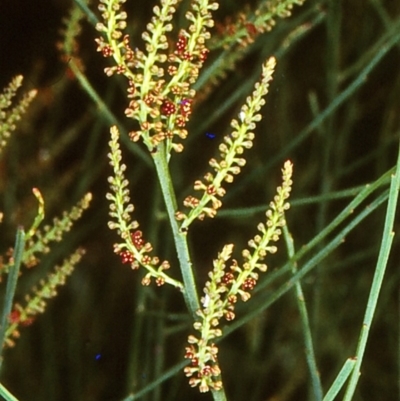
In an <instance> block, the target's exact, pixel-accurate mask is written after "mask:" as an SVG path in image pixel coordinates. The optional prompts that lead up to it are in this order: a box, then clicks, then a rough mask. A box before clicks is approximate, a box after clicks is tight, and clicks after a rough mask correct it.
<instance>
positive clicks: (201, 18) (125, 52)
mask: <svg viewBox="0 0 400 401" xmlns="http://www.w3.org/2000/svg"><path fill="white" fill-rule="evenodd" d="M123 3H124V1H122V0H104V1H103V0H102V1H101V3H100V5H99V10H100V12H101V16H102V18H103V22H101V23H99V24H97V30H98V31H99V32H101V33H102V34H104V36H105V37H100V38H97V39H96V43H97V50H98V51H99V52H101V53H102V54H103V56H104V57H112V58H113V59H114V62H115V65H113V66H111V67H106V68H105V73H106V75H107V76H112V75H114V74H121V75H124V76H125V77H126V78H127V79H128V84H129V87H128V89H127V92H128V94H127V97H128V98H129V99H130V101H129V104H128V106H127V108H126V109H125V115H126V116H127V117H129V118H132V119H134V120H136V121H137V122H138V123H139V126H140V130H136V131H135V132H132V133H131V135H130V138H131V139H132V140H133V141H137V140H139V139H140V138H142V139H143V141H144V143H145V145H146V146H147V147H148V149H149V150H152V149H154V148H156V147H157V146H158V144H159V143H160V142H163V141H165V142H166V144H167V153H168V154H170V152H171V150H175V151H176V152H180V151H182V149H183V145H182V144H177V143H174V139H175V138H177V139H184V138H186V136H187V131H186V129H185V127H186V124H187V122H188V121H189V117H190V114H191V102H192V99H193V97H194V95H195V91H194V89H193V88H192V87H193V84H194V83H195V82H196V80H197V78H198V76H199V72H200V68H201V67H202V65H203V63H204V61H205V59H206V57H207V54H208V49H207V48H206V46H205V42H206V40H207V39H208V38H209V37H210V34H209V32H208V30H209V28H211V27H212V26H213V20H212V15H211V12H212V11H214V10H216V9H217V7H218V5H217V3H212V2H210V1H208V0H194V1H193V2H191V9H190V10H189V11H188V12H187V14H186V18H187V19H188V20H189V27H188V29H187V30H183V29H182V30H181V31H180V33H179V35H178V40H177V42H176V44H175V45H174V48H173V51H171V50H170V51H169V53H168V50H169V43H170V42H171V40H169V39H170V38H168V34H169V32H170V31H171V30H172V24H171V20H172V18H173V15H174V14H175V12H176V5H177V4H178V0H163V1H162V2H161V6H155V7H154V8H153V13H154V15H153V17H152V18H151V21H150V22H149V23H148V24H147V30H146V31H145V32H143V34H142V38H143V40H144V42H145V51H141V50H139V49H137V48H135V50H133V49H132V47H131V46H130V39H129V35H126V34H124V33H123V30H124V28H125V26H126V13H125V12H123V11H121V8H122V4H123ZM166 64H167V66H166V67H165V65H166ZM165 70H166V71H167V72H168V74H169V76H170V77H171V79H170V80H169V81H168V82H166V80H165V79H164V77H165Z"/></svg>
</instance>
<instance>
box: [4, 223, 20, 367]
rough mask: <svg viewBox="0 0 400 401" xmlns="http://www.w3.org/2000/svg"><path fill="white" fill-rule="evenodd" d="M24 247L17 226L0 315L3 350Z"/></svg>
mask: <svg viewBox="0 0 400 401" xmlns="http://www.w3.org/2000/svg"><path fill="white" fill-rule="evenodd" d="M24 247H25V232H24V229H23V228H22V227H19V228H18V231H17V236H16V239H15V246H14V253H13V261H14V264H13V266H11V267H10V271H9V273H8V280H7V288H6V295H5V301H4V307H3V313H2V316H1V327H0V350H1V353H2V352H3V347H4V340H5V335H6V330H7V327H8V317H9V316H10V313H11V309H12V304H13V299H14V294H15V289H16V287H17V281H18V274H19V268H20V266H21V262H22V257H23V255H24ZM2 362H3V358H2V357H1V358H0V368H1V365H2Z"/></svg>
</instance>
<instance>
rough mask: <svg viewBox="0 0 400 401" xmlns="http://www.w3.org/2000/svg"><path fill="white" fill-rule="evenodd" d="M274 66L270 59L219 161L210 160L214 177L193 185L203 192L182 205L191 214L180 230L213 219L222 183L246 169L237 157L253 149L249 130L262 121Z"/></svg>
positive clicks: (187, 199) (232, 124)
mask: <svg viewBox="0 0 400 401" xmlns="http://www.w3.org/2000/svg"><path fill="white" fill-rule="evenodd" d="M275 64H276V61H275V58H273V57H271V58H270V59H268V60H267V61H266V63H265V64H264V65H263V67H262V74H261V80H260V81H259V82H257V83H256V84H255V87H254V91H253V93H252V96H249V97H248V98H247V100H246V103H245V104H244V105H243V106H242V108H241V111H240V113H239V121H238V120H236V119H233V120H232V122H231V127H232V128H233V132H232V133H231V135H227V136H226V137H225V138H224V142H223V143H221V144H220V146H219V150H220V161H217V160H216V159H214V158H213V159H211V160H210V163H209V164H210V166H211V167H212V168H213V169H214V171H215V174H212V173H208V174H207V175H206V176H205V178H204V181H200V180H197V181H196V182H195V185H194V189H195V190H196V191H202V192H203V195H202V196H201V199H197V198H194V197H188V198H186V199H185V201H184V205H185V206H186V207H190V208H191V209H192V210H190V212H189V213H188V215H187V216H183V218H182V220H183V222H182V225H181V228H182V229H186V228H187V227H188V226H189V225H190V224H191V223H192V222H193V220H195V219H196V218H197V219H202V218H203V216H204V215H207V216H209V217H214V216H215V215H216V213H217V210H218V209H219V208H220V207H221V205H222V203H221V201H220V200H219V199H218V197H223V196H224V195H225V189H224V188H223V187H222V184H223V182H224V181H225V182H229V183H231V182H232V181H233V179H234V176H235V175H237V174H239V173H240V170H241V167H243V166H244V165H245V163H246V161H245V159H243V158H242V157H240V156H239V155H241V154H242V153H243V151H244V149H250V148H251V147H252V146H253V139H254V133H253V132H252V130H254V128H255V125H256V122H258V121H260V120H261V114H259V111H260V109H261V107H262V106H263V105H264V104H265V100H264V97H265V96H266V94H267V93H268V88H269V82H270V81H271V79H272V74H273V71H274V68H275ZM190 200H192V201H190ZM181 217H182V216H181Z"/></svg>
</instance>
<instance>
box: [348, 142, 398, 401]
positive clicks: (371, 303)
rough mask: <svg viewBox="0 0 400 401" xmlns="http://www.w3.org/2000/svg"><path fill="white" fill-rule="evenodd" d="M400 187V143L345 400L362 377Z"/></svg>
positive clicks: (391, 239) (352, 392)
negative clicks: (379, 244)
mask: <svg viewBox="0 0 400 401" xmlns="http://www.w3.org/2000/svg"><path fill="white" fill-rule="evenodd" d="M399 189H400V144H399V151H398V156H397V165H396V172H395V174H394V175H392V177H391V183H390V191H389V200H388V205H387V209H386V218H385V226H384V228H383V236H382V242H381V247H380V250H379V256H378V261H377V264H376V269H375V274H374V278H373V281H372V285H371V290H370V294H369V297H368V303H367V307H366V310H365V315H364V321H363V325H362V328H361V333H360V337H359V341H358V346H357V352H356V355H355V358H356V364H355V367H354V370H353V373H352V375H351V378H350V382H349V385H348V387H347V390H346V393H345V396H344V401H350V400H351V399H352V398H353V394H354V391H355V389H356V386H357V382H358V379H359V377H360V367H361V363H362V360H363V357H364V352H365V348H366V345H367V341H368V335H369V329H370V327H371V323H372V319H373V317H374V314H375V309H376V305H377V303H378V297H379V293H380V290H381V287H382V282H383V277H384V275H385V271H386V267H387V262H388V259H389V254H390V250H391V248H392V242H393V237H394V232H393V224H394V219H395V215H396V206H397V201H398V197H399Z"/></svg>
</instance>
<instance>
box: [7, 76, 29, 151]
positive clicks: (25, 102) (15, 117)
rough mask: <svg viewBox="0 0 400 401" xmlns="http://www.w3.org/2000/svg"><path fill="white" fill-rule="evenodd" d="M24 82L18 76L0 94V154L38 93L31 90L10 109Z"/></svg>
mask: <svg viewBox="0 0 400 401" xmlns="http://www.w3.org/2000/svg"><path fill="white" fill-rule="evenodd" d="M22 80H23V77H22V75H18V76H16V77H15V78H14V79H13V80H12V81H11V82H10V84H9V85H8V87H6V88H5V89H4V91H3V93H1V94H0V153H1V150H2V149H3V148H4V147H5V145H6V143H7V139H8V138H9V137H10V134H11V132H12V131H14V130H15V128H16V125H15V124H16V122H17V121H19V120H20V119H21V117H22V115H23V114H24V113H25V112H26V109H27V108H28V106H29V104H30V103H31V101H32V100H33V98H34V97H35V96H36V93H37V91H36V90H34V89H33V90H31V91H30V92H28V93H27V94H25V95H24V96H23V97H22V99H21V100H20V102H19V103H18V104H17V105H16V106H14V107H13V108H11V109H9V107H10V106H11V105H12V99H13V97H14V96H15V95H16V93H17V90H18V89H19V88H20V87H21V85H22Z"/></svg>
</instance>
